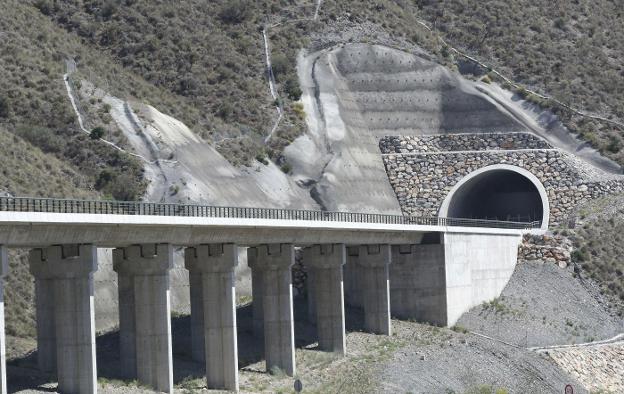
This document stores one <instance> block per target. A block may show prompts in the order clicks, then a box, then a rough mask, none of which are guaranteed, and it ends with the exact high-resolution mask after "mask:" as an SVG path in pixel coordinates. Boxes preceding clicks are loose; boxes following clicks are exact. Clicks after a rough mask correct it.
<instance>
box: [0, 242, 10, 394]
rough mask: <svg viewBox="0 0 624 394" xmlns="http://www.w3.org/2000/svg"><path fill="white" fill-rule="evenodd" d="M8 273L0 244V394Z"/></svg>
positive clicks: (1, 392)
mask: <svg viewBox="0 0 624 394" xmlns="http://www.w3.org/2000/svg"><path fill="white" fill-rule="evenodd" d="M8 273H9V257H8V254H7V248H6V247H5V246H2V245H0V394H6V392H7V380H6V343H5V337H4V277H5V276H6V275H7V274H8Z"/></svg>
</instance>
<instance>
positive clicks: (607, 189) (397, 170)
mask: <svg viewBox="0 0 624 394" xmlns="http://www.w3.org/2000/svg"><path fill="white" fill-rule="evenodd" d="M514 135H516V136H517V138H520V137H518V136H522V135H526V134H523V133H516V134H514ZM465 136H466V138H469V137H468V136H469V135H465ZM436 137H437V138H438V140H439V141H444V140H445V138H446V136H436ZM456 137H457V135H452V136H451V137H450V139H451V140H453V139H455V138H456ZM501 138H502V137H501ZM522 138H525V137H522ZM397 141H398V142H397ZM409 141H413V138H412V137H386V138H384V139H382V140H381V142H380V146H381V147H382V148H381V149H382V152H383V151H386V152H387V151H389V147H395V148H392V149H390V150H391V151H392V150H394V151H396V149H397V148H396V146H402V148H400V149H399V150H401V153H389V154H384V155H383V161H384V164H385V166H386V172H387V174H388V178H389V180H390V184H391V185H392V187H393V189H394V192H395V194H396V196H397V199H398V200H399V204H400V206H401V209H402V211H403V213H404V214H406V215H413V216H435V215H438V211H439V209H440V206H441V205H442V202H443V201H444V199H445V198H446V196H447V195H448V194H449V192H450V191H451V189H452V188H453V186H455V185H456V184H457V183H458V182H459V181H460V180H461V179H462V178H464V177H465V176H466V175H468V174H470V173H472V172H473V171H476V170H478V169H480V168H483V167H486V166H490V165H494V164H508V165H513V166H517V167H521V168H523V169H525V170H527V171H529V172H531V173H532V174H533V175H535V176H536V177H537V178H538V179H539V180H540V182H541V183H542V184H543V185H544V188H545V189H546V191H547V193H548V200H549V203H550V224H551V225H557V224H559V223H561V221H562V220H563V219H564V217H565V216H566V214H567V213H568V212H569V211H570V210H571V209H572V208H574V207H575V206H577V205H578V204H581V203H583V202H585V201H588V200H590V199H594V198H598V197H602V196H604V195H607V194H611V193H616V192H622V191H624V181H623V180H621V179H605V180H601V181H595V180H587V179H586V178H584V174H582V173H581V172H579V171H578V170H577V168H575V167H574V166H572V165H571V164H570V163H571V162H573V161H572V159H571V158H570V157H569V154H568V153H565V152H563V151H560V150H557V149H526V150H500V149H499V150H490V151H478V150H477V151H468V152H467V151H461V152H438V153H423V152H419V150H420V149H422V148H421V147H416V146H414V145H412V144H410V143H408V142H409ZM474 141H475V142H476V145H477V146H473V145H471V146H468V147H478V146H480V144H481V143H482V141H481V140H480V139H478V138H477V139H475V140H474ZM498 141H500V139H498ZM527 141H532V139H530V138H528V137H527ZM403 142H405V143H404V144H403ZM397 143H398V145H397ZM440 144H442V142H440ZM444 144H446V142H444ZM409 146H411V148H410V147H409ZM428 149H429V148H428Z"/></svg>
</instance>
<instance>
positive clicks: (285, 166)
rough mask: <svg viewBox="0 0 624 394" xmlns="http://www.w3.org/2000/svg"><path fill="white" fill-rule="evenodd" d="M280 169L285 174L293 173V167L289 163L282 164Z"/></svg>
mask: <svg viewBox="0 0 624 394" xmlns="http://www.w3.org/2000/svg"><path fill="white" fill-rule="evenodd" d="M280 169H281V170H282V172H283V173H284V174H288V173H290V171H292V167H291V166H290V164H288V163H284V164H282V166H281V167H280Z"/></svg>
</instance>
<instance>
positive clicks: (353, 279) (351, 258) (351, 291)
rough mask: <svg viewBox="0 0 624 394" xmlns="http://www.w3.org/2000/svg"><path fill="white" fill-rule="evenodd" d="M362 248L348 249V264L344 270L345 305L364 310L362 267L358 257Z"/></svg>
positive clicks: (351, 247) (353, 247) (352, 247)
mask: <svg viewBox="0 0 624 394" xmlns="http://www.w3.org/2000/svg"><path fill="white" fill-rule="evenodd" d="M359 254H360V248H359V247H358V246H350V247H347V262H346V264H345V265H344V269H343V283H344V299H345V304H347V305H350V306H353V307H356V308H362V290H361V286H362V285H361V282H362V280H361V279H360V267H359V265H358V256H359Z"/></svg>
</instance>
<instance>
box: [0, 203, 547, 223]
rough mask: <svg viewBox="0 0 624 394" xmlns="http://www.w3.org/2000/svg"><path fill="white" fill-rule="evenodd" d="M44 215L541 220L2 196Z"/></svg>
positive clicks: (1, 207)
mask: <svg viewBox="0 0 624 394" xmlns="http://www.w3.org/2000/svg"><path fill="white" fill-rule="evenodd" d="M1 211H5V212H42V213H68V214H96V215H144V216H183V217H208V218H232V219H273V220H307V221H327V222H345V223H373V224H403V225H428V226H455V227H457V226H462V227H491V228H506V229H526V230H529V229H534V228H540V226H541V222H540V221H531V222H514V221H503V220H489V219H466V218H442V217H434V216H431V217H426V216H405V215H386V214H379V213H357V212H331V211H312V210H301V209H279V208H251V207H224V206H210V205H198V204H172V203H152V202H138V201H107V200H101V201H97V200H69V199H55V198H30V197H0V212H1Z"/></svg>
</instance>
